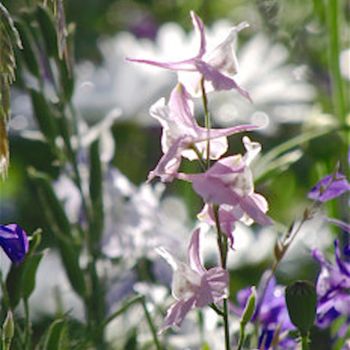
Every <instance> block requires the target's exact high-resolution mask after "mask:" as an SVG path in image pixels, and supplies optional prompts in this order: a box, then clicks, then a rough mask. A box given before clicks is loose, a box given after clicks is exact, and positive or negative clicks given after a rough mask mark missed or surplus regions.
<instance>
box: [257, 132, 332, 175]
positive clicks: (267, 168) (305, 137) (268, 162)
mask: <svg viewBox="0 0 350 350" xmlns="http://www.w3.org/2000/svg"><path fill="white" fill-rule="evenodd" d="M337 129H338V127H337V126H328V127H327V128H320V129H317V130H311V131H308V132H304V133H302V134H300V135H297V136H295V137H293V138H291V139H289V140H287V141H286V142H283V143H281V144H279V145H277V146H276V147H274V148H273V149H271V150H270V151H268V152H267V153H265V154H264V155H263V156H262V157H261V158H259V159H257V160H256V161H255V162H254V164H253V173H254V178H255V180H256V181H257V182H259V181H261V180H262V179H264V178H266V176H268V175H269V174H271V172H276V171H278V170H279V168H280V167H283V170H285V169H286V168H288V166H290V165H291V164H293V163H294V162H296V161H297V160H298V159H300V157H301V155H302V153H301V150H300V149H295V150H293V151H291V150H292V149H293V148H296V147H300V145H302V144H305V143H306V142H308V141H310V140H313V139H315V138H318V137H321V136H323V135H326V134H328V133H331V132H334V131H336V130H337ZM289 151H290V152H289ZM287 152H289V153H287Z"/></svg>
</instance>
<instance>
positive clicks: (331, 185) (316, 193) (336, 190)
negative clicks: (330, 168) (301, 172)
mask: <svg viewBox="0 0 350 350" xmlns="http://www.w3.org/2000/svg"><path fill="white" fill-rule="evenodd" d="M347 191H350V183H349V182H348V181H347V179H346V177H345V175H343V174H342V173H340V172H338V171H337V172H336V173H335V174H331V175H327V176H325V177H324V178H323V179H321V180H320V181H319V182H318V183H317V184H316V185H315V186H314V187H313V188H312V189H311V191H310V192H309V194H308V197H309V198H310V199H313V200H316V201H319V202H322V203H323V202H327V201H329V200H331V199H334V198H337V197H339V196H341V195H342V194H343V193H345V192H347Z"/></svg>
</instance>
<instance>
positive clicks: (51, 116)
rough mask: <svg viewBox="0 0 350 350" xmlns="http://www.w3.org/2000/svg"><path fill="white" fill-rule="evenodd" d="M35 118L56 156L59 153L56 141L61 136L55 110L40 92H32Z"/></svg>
mask: <svg viewBox="0 0 350 350" xmlns="http://www.w3.org/2000/svg"><path fill="white" fill-rule="evenodd" d="M30 94H31V98H32V105H33V110H34V114H35V118H36V120H37V121H38V124H39V128H40V130H41V132H42V133H43V135H44V136H45V138H46V140H47V142H48V143H49V145H50V147H51V148H52V151H53V152H54V153H55V154H58V153H59V150H58V148H57V145H56V139H57V137H58V136H59V131H58V130H59V129H58V125H57V122H56V116H55V113H54V111H53V108H52V107H51V106H50V105H49V103H48V102H47V101H46V99H45V97H44V96H43V95H42V94H41V93H40V92H38V91H36V90H33V89H31V90H30Z"/></svg>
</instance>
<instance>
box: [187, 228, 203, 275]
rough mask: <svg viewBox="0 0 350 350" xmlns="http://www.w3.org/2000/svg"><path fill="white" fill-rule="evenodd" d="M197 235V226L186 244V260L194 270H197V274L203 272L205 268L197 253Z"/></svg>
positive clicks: (198, 231) (198, 229) (198, 234)
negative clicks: (187, 244)
mask: <svg viewBox="0 0 350 350" xmlns="http://www.w3.org/2000/svg"><path fill="white" fill-rule="evenodd" d="M199 236H200V228H197V229H196V230H194V231H193V233H192V237H191V241H190V244H189V246H188V262H189V264H190V267H191V268H192V269H193V270H194V271H197V272H198V273H199V274H203V273H204V272H205V269H204V267H203V263H202V260H201V257H200V254H199V249H200V248H199V238H200V237H199Z"/></svg>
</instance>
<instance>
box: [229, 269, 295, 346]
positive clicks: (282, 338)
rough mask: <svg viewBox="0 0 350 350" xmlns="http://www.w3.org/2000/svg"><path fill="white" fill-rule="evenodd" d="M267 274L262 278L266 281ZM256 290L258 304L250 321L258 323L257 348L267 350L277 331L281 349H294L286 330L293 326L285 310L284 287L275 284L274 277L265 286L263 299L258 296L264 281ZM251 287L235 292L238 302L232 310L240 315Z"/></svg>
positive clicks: (293, 343) (293, 342)
mask: <svg viewBox="0 0 350 350" xmlns="http://www.w3.org/2000/svg"><path fill="white" fill-rule="evenodd" d="M268 273H269V272H268ZM267 276H268V274H265V275H264V277H263V278H262V280H263V281H264V280H265V281H266V277H267ZM260 285H261V286H260V288H259V291H258V299H257V300H258V306H257V308H256V311H255V314H254V315H253V318H252V321H253V322H254V321H256V322H257V323H258V324H259V325H260V327H261V328H260V335H259V344H258V348H259V349H263V350H268V349H270V347H271V343H272V340H273V339H274V337H275V335H276V334H275V333H276V332H278V337H279V338H278V339H279V346H281V348H282V349H285V350H286V349H290V350H294V349H295V347H296V343H295V341H294V340H293V339H291V338H288V337H287V335H288V332H289V331H290V330H292V329H294V328H295V327H294V326H293V324H292V323H291V321H290V319H289V315H288V311H287V306H286V302H285V298H284V287H283V286H281V285H277V284H276V280H275V278H274V277H272V278H271V280H270V281H269V284H268V286H267V287H266V290H265V293H264V297H263V300H261V298H259V294H260V295H261V292H262V289H263V288H261V287H263V286H264V282H263V283H260ZM250 293H251V288H249V287H248V288H244V289H242V290H241V291H239V292H238V294H237V301H238V304H239V308H238V310H237V309H235V310H234V311H235V312H236V313H238V314H239V316H241V314H242V312H243V310H244V307H245V304H246V302H247V300H248V298H249V296H250Z"/></svg>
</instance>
